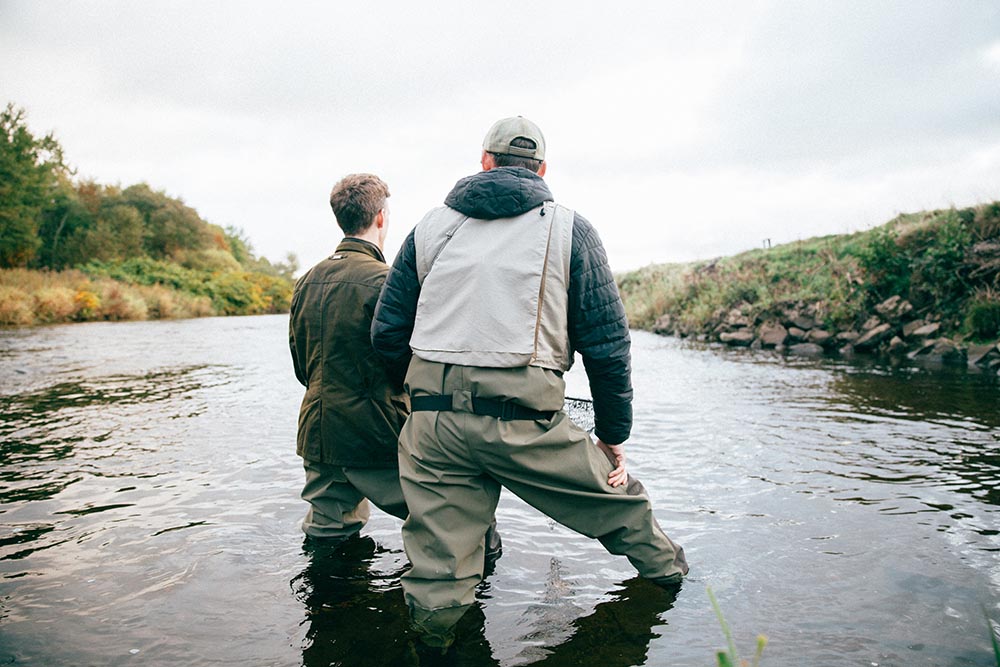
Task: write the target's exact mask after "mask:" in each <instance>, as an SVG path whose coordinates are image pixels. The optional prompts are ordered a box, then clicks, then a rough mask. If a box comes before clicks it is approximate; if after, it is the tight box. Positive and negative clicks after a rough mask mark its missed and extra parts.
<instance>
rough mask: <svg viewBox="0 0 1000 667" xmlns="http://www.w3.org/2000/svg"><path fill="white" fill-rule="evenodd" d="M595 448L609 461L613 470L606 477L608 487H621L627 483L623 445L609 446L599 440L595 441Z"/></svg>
mask: <svg viewBox="0 0 1000 667" xmlns="http://www.w3.org/2000/svg"><path fill="white" fill-rule="evenodd" d="M597 446H598V447H599V448H600V450H601V451H602V452H604V455H605V456H607V457H608V460H609V461H611V465H613V466H615V469H614V470H612V471H611V473H610V474H609V475H608V485H609V486H621V485H623V484H625V483H626V482H627V481H628V471H627V470H625V445H624V443H623V444H620V445H609V444H606V443H605V442H604V441H603V440H601V439H600V438H598V439H597Z"/></svg>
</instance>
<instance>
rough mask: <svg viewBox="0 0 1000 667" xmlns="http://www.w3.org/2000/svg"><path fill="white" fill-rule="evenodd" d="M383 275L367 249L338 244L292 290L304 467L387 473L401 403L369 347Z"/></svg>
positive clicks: (405, 402) (349, 241) (350, 241)
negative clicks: (303, 390) (315, 464)
mask: <svg viewBox="0 0 1000 667" xmlns="http://www.w3.org/2000/svg"><path fill="white" fill-rule="evenodd" d="M388 272H389V267H388V266H387V265H386V263H385V259H384V258H383V256H382V253H381V251H380V250H379V249H378V248H377V247H376V246H375V245H373V244H371V243H369V242H367V241H363V240H361V239H355V238H345V239H344V240H343V241H341V243H340V245H338V246H337V250H336V252H334V254H333V255H331V256H330V257H328V258H327V259H324V260H323V261H322V262H320V263H319V264H317V265H316V266H314V267H313V268H312V269H310V270H309V272H308V273H306V274H305V275H304V276H302V277H301V278H299V280H298V282H297V283H296V284H295V291H294V293H293V294H292V306H291V316H290V319H289V326H288V339H289V344H290V346H291V350H292V362H293V364H294V366H295V377H297V378H298V380H299V382H301V383H302V384H303V385H304V386H305V388H306V394H305V396H304V397H303V399H302V407H301V409H300V411H299V430H298V438H297V446H296V451H297V452H298V454H299V456H301V457H303V458H304V459H306V460H308V461H318V462H321V463H329V464H333V465H343V466H352V467H368V468H381V467H394V466H396V465H398V464H397V459H396V447H397V441H398V439H399V432H400V429H402V427H403V422H404V421H406V416H407V415H408V414H409V411H410V410H409V398H408V397H407V395H406V394H405V393H404V392H403V389H402V387H395V388H394V387H393V386H392V383H391V382H390V380H389V377H388V375H387V374H386V370H385V367H384V366H383V365H382V361H381V359H380V358H379V357H378V356H377V355H376V354H375V352H374V350H373V349H372V344H371V323H372V316H373V314H374V312H375V304H376V303H377V302H378V297H379V292H380V291H381V289H382V284H383V283H384V282H385V277H386V274H387V273H388Z"/></svg>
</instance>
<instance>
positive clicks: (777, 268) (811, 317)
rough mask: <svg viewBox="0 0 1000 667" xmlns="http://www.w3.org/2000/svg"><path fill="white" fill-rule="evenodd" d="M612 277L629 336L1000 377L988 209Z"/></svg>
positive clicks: (998, 280)
mask: <svg viewBox="0 0 1000 667" xmlns="http://www.w3.org/2000/svg"><path fill="white" fill-rule="evenodd" d="M616 278H617V282H618V286H619V289H620V291H621V293H622V297H623V300H624V302H625V307H626V315H627V316H628V318H629V322H630V324H631V326H633V327H634V328H636V329H640V330H648V331H651V332H653V333H657V334H661V335H668V336H674V337H677V338H690V339H693V340H696V341H700V342H705V343H721V344H724V345H726V346H729V347H734V348H747V349H752V350H761V349H765V350H775V351H777V352H779V353H785V354H790V355H798V356H834V357H852V356H854V355H856V354H861V355H871V356H875V357H881V358H887V359H894V360H899V359H909V360H911V361H915V362H926V363H929V364H932V365H934V364H940V365H952V366H969V367H975V368H979V369H983V370H986V371H987V372H991V373H997V374H1000V203H997V202H994V203H991V204H984V205H980V206H977V207H974V208H970V209H948V210H943V211H930V212H921V213H917V214H904V215H901V216H899V217H897V218H895V219H894V220H891V221H889V222H888V223H885V224H884V225H881V226H879V227H876V228H874V229H872V230H869V231H865V232H857V233H855V234H846V235H835V236H827V237H821V238H815V239H808V240H805V241H798V242H795V243H790V244H785V245H782V246H775V247H774V248H764V249H758V250H752V251H748V252H744V253H740V254H738V255H733V256H730V257H725V258H716V259H713V260H709V261H702V262H692V263H688V264H664V265H652V266H649V267H645V268H644V269H640V270H638V271H633V272H629V273H625V274H621V275H619V276H616ZM887 291H888V292H889V294H888V296H886V292H887Z"/></svg>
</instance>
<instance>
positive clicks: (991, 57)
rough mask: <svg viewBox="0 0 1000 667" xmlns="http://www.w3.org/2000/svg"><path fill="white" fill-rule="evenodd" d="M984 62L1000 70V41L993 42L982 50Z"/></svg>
mask: <svg viewBox="0 0 1000 667" xmlns="http://www.w3.org/2000/svg"><path fill="white" fill-rule="evenodd" d="M981 54H982V59H983V62H984V63H985V64H986V65H987V66H988V67H991V68H993V69H994V70H996V71H998V72H1000V41H996V42H993V43H992V44H990V45H988V46H987V47H986V48H984V49H983V50H982V52H981Z"/></svg>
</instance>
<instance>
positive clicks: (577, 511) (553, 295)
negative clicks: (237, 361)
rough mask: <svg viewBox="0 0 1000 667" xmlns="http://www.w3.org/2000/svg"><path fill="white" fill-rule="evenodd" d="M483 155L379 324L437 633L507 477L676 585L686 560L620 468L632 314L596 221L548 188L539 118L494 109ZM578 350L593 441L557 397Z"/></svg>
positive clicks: (462, 603) (420, 608)
mask: <svg viewBox="0 0 1000 667" xmlns="http://www.w3.org/2000/svg"><path fill="white" fill-rule="evenodd" d="M481 162H482V167H483V170H482V171H481V172H480V173H478V174H475V175H472V176H469V177H467V178H464V179H462V180H460V181H459V182H458V183H457V184H456V185H455V187H454V188H453V189H452V191H451V192H450V193H449V194H448V196H447V198H446V199H445V205H444V206H441V207H439V208H436V209H434V210H432V211H431V212H430V213H428V214H427V215H426V216H425V217H424V219H423V220H422V221H421V222H420V223H419V224H418V225H417V226H416V228H415V229H414V230H413V232H412V233H411V234H410V236H409V237H407V239H406V241H405V242H404V244H403V248H402V250H401V251H400V253H399V255H398V256H397V257H396V260H395V262H394V264H393V268H392V271H391V272H390V274H389V277H388V279H387V280H386V284H385V288H384V289H383V290H382V296H381V298H380V300H379V304H378V309H377V310H376V313H375V323H374V325H373V329H372V338H373V343H374V346H375V349H376V350H377V351H378V352H379V354H381V355H382V356H383V357H384V358H385V359H386V360H387V362H388V363H390V364H392V365H393V368H394V370H396V371H403V370H405V371H406V384H407V388H408V390H409V394H410V397H411V403H412V407H413V414H412V415H411V416H410V418H409V419H408V420H407V422H406V425H405V426H404V428H403V432H402V436H401V439H400V476H401V479H402V485H403V492H404V494H405V495H406V500H407V503H408V504H409V507H410V516H409V518H408V519H407V520H406V523H405V524H404V525H403V543H404V545H405V546H406V553H407V556H408V557H409V559H410V562H411V563H412V568H411V569H410V570H409V571H407V573H406V574H404V575H403V588H404V590H405V591H406V597H407V603H408V604H409V606H410V610H411V613H412V615H413V620H414V625H415V626H416V627H418V628H420V629H421V630H422V631H423V632H424V633H425V635H426V640H427V641H428V642H429V643H435V644H443V645H447V644H448V643H449V642H450V641H451V636H450V635H451V633H450V631H449V628H450V626H451V625H453V624H454V623H455V622H456V621H457V620H458V619H459V618H461V616H462V614H463V613H464V612H465V610H466V609H467V608H468V606H469V605H470V604H471V603H472V601H473V591H474V589H475V586H476V584H478V583H479V581H480V580H481V579H482V576H483V570H482V568H481V565H480V564H481V562H482V556H481V553H482V550H483V548H484V544H483V534H484V532H485V528H486V525H487V523H488V521H489V519H490V517H491V516H492V515H493V512H494V510H495V508H496V505H497V501H498V499H499V497H500V487H501V485H502V486H505V487H507V488H508V489H509V490H511V491H513V492H514V493H515V494H517V495H518V496H520V497H521V498H522V499H523V500H525V501H526V502H528V503H529V504H530V505H532V506H534V507H535V508H537V509H539V510H541V511H542V512H544V513H545V514H548V515H549V516H550V517H552V518H554V519H556V520H557V521H559V522H560V523H562V524H563V525H565V526H567V527H569V528H572V529H573V530H576V531H577V532H580V533H582V534H584V535H588V536H591V537H595V538H597V539H599V540H600V541H601V543H602V544H603V545H604V547H605V548H607V549H608V551H610V552H611V553H614V554H622V555H625V556H627V557H628V558H629V560H630V562H631V563H632V564H633V565H634V566H635V568H636V569H637V570H638V571H639V573H640V574H641V575H642V576H644V577H646V578H649V579H654V580H658V581H660V582H661V583H664V584H667V585H676V584H677V583H678V582H680V580H681V578H682V577H683V575H684V574H686V573H687V571H688V567H687V563H686V562H685V559H684V552H683V550H682V549H681V548H680V547H679V546H678V545H676V544H674V543H673V542H672V541H671V540H670V539H669V538H668V537H667V536H666V534H665V533H664V532H663V530H662V529H661V528H660V526H659V525H658V524H657V522H656V519H655V518H654V517H653V509H652V506H651V504H650V501H649V498H648V496H647V495H646V492H645V489H644V488H643V486H642V484H640V483H639V482H638V480H636V479H635V478H633V477H631V476H629V475H628V473H627V471H626V468H625V451H624V444H623V443H624V442H625V441H626V440H627V439H628V436H629V433H630V430H631V426H632V387H631V380H630V373H631V367H630V339H629V332H628V321H627V320H626V318H625V311H624V307H623V305H622V302H621V298H620V296H619V294H618V290H617V288H616V286H615V281H614V277H613V276H612V274H611V270H610V268H609V267H608V263H607V257H606V255H605V252H604V248H603V246H602V245H601V241H600V239H599V238H598V236H597V232H596V231H595V229H594V228H593V226H591V224H590V223H589V222H587V221H586V220H585V219H584V218H583V217H582V216H580V215H577V214H576V213H574V212H573V211H572V210H570V209H568V208H565V207H563V206H559V205H557V204H555V202H554V201H553V197H552V193H551V192H550V191H549V189H548V186H546V184H545V181H544V180H543V178H542V177H543V176H544V175H545V171H546V163H545V139H544V137H543V136H542V133H541V130H539V128H538V127H537V126H536V125H535V124H534V123H532V122H531V121H528V120H526V119H524V118H521V117H517V118H506V119H503V120H501V121H498V122H497V123H495V124H494V125H493V127H492V128H491V129H490V131H489V133H488V134H487V136H486V140H485V141H484V143H483V153H482V157H481ZM411 352H412V357H411ZM575 352H579V353H580V355H581V357H582V358H583V362H584V366H585V367H586V369H587V375H588V378H589V380H590V387H591V392H592V395H593V397H594V413H595V434H596V436H597V438H596V441H592V440H591V438H590V437H589V435H588V434H587V433H586V432H584V431H583V430H582V429H580V428H579V427H577V426H576V425H575V424H573V423H572V421H571V420H570V419H569V418H568V417H567V415H566V413H565V412H564V411H563V409H562V408H563V402H564V393H565V383H564V381H563V377H562V376H563V373H565V372H566V371H567V370H569V368H570V366H571V365H572V362H573V357H574V353H575Z"/></svg>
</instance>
